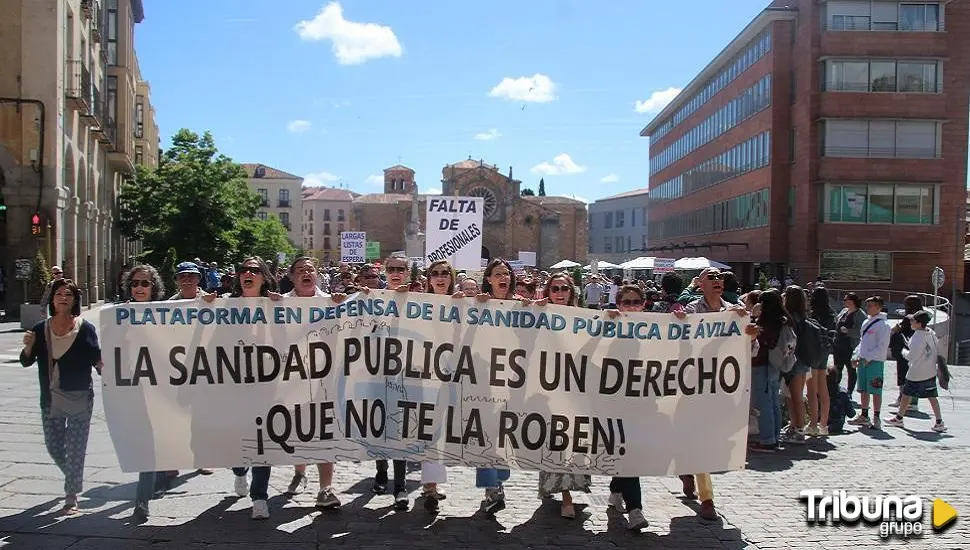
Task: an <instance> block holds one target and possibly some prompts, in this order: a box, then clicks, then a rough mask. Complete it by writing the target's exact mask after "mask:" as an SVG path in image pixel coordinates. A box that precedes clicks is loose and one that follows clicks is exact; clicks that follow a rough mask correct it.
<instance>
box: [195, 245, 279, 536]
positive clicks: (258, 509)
mask: <svg viewBox="0 0 970 550" xmlns="http://www.w3.org/2000/svg"><path fill="white" fill-rule="evenodd" d="M222 297H223V298H270V299H272V300H280V299H282V296H281V295H280V294H278V293H277V292H276V278H275V277H273V272H272V271H271V270H270V267H269V265H268V264H267V263H266V262H265V261H264V260H263V259H262V258H260V257H259V256H250V257H248V258H246V259H245V260H243V262H242V264H241V265H240V266H239V269H237V270H236V277H235V278H234V279H233V281H232V292H230V293H229V294H227V295H224V296H222ZM203 299H204V300H205V301H206V302H209V303H212V302H213V301H215V299H216V296H215V294H209V295H207V296H205V297H204V298H203ZM252 470H253V481H252V484H250V483H248V482H247V480H246V474H247V473H248V472H249V468H233V469H232V473H233V474H235V476H236V479H235V482H234V485H233V489H234V490H235V492H236V494H237V495H239V496H240V497H244V496H246V495H247V494H249V498H250V499H251V500H252V501H253V512H252V518H253V519H269V504H268V503H267V502H266V501H267V499H268V498H269V495H268V493H269V476H270V472H271V468H270V467H269V466H253V468H252Z"/></svg>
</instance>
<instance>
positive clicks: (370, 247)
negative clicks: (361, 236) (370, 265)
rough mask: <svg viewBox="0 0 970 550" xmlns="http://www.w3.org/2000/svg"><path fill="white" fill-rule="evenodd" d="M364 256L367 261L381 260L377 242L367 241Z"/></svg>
mask: <svg viewBox="0 0 970 550" xmlns="http://www.w3.org/2000/svg"><path fill="white" fill-rule="evenodd" d="M365 246H366V248H365V249H364V250H365V254H366V255H367V259H368V260H379V259H381V243H380V242H379V241H367V244H366V245H365Z"/></svg>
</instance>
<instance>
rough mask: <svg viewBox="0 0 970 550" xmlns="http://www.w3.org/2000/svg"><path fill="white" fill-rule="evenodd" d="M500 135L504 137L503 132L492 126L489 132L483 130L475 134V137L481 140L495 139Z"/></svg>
mask: <svg viewBox="0 0 970 550" xmlns="http://www.w3.org/2000/svg"><path fill="white" fill-rule="evenodd" d="M500 137H502V133H501V132H499V131H498V130H496V129H495V128H492V129H490V130H489V131H487V132H481V133H479V134H475V139H477V140H479V141H491V140H493V139H498V138H500Z"/></svg>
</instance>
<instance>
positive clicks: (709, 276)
mask: <svg viewBox="0 0 970 550" xmlns="http://www.w3.org/2000/svg"><path fill="white" fill-rule="evenodd" d="M722 279H724V275H721V274H720V273H708V274H707V280H708V281H720V280H722Z"/></svg>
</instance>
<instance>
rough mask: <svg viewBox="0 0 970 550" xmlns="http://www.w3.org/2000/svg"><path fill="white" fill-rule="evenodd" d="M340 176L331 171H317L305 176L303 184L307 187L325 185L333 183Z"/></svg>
mask: <svg viewBox="0 0 970 550" xmlns="http://www.w3.org/2000/svg"><path fill="white" fill-rule="evenodd" d="M339 179H340V178H339V177H338V176H335V175H333V174H331V173H330V172H315V173H313V174H307V175H305V176H303V185H306V186H307V187H323V186H325V185H327V184H328V183H333V182H335V181H337V180H339Z"/></svg>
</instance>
